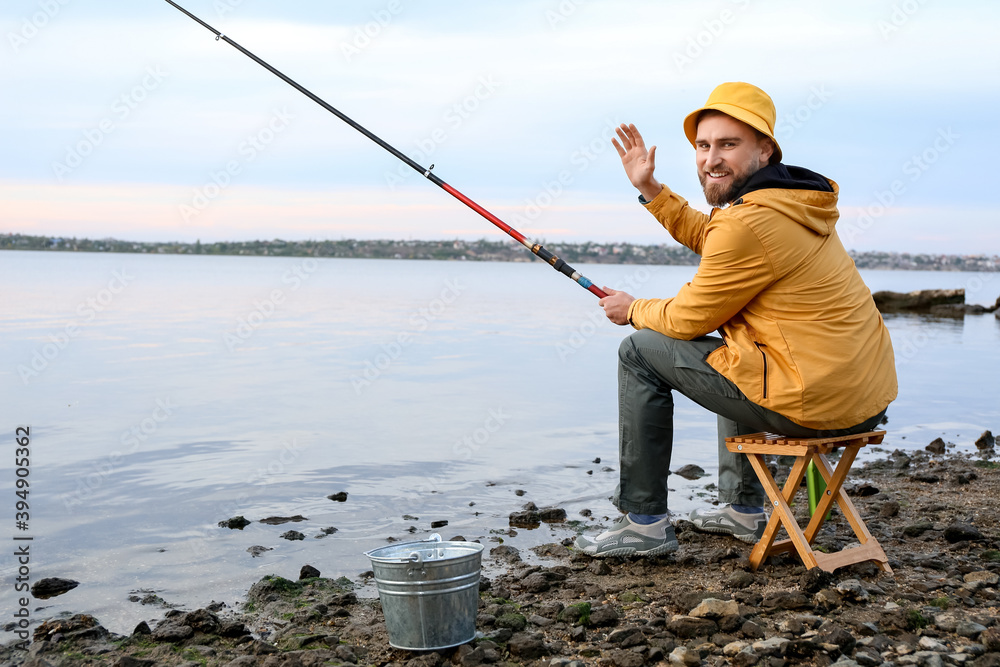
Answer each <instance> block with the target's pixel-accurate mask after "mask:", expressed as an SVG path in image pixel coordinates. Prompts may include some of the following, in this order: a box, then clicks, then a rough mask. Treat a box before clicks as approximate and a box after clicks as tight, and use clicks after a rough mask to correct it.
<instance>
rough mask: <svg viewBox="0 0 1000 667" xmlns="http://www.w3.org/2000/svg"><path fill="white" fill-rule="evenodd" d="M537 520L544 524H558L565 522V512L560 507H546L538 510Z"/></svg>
mask: <svg viewBox="0 0 1000 667" xmlns="http://www.w3.org/2000/svg"><path fill="white" fill-rule="evenodd" d="M538 518H540V519H541V520H542V521H544V522H546V523H558V522H560V521H565V520H566V510H564V509H562V508H561V507H546V508H545V509H543V510H539V512H538Z"/></svg>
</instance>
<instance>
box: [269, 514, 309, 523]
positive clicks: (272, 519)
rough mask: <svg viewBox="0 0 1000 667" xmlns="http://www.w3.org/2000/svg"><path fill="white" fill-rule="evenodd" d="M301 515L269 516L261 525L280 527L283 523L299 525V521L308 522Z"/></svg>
mask: <svg viewBox="0 0 1000 667" xmlns="http://www.w3.org/2000/svg"><path fill="white" fill-rule="evenodd" d="M308 520H309V519H307V518H305V517H304V516H302V515H301V514H296V515H295V516H269V517H267V518H266V519H261V520H260V522H261V523H266V524H267V525H269V526H280V525H281V524H283V523H298V522H299V521H308Z"/></svg>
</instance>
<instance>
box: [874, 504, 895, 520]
mask: <svg viewBox="0 0 1000 667" xmlns="http://www.w3.org/2000/svg"><path fill="white" fill-rule="evenodd" d="M898 514H899V503H898V502H896V501H895V500H887V501H885V502H884V503H882V506H881V507H879V510H878V515H879V516H880V517H882V518H883V519H891V518H892V517H894V516H897V515H898Z"/></svg>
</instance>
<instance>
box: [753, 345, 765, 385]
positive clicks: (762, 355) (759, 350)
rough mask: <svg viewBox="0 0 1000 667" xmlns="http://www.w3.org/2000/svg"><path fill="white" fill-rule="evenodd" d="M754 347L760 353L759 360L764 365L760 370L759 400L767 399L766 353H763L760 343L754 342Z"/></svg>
mask: <svg viewBox="0 0 1000 667" xmlns="http://www.w3.org/2000/svg"><path fill="white" fill-rule="evenodd" d="M754 345H755V346H756V347H757V351H758V352H760V358H761V361H762V362H763V364H764V367H763V370H762V373H761V374H762V376H763V377H762V378H761V382H760V386H761V391H760V393H761V398H767V353H766V352H764V348H763V347H761V344H760V343H756V342H755V343H754Z"/></svg>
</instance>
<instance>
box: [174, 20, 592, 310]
mask: <svg viewBox="0 0 1000 667" xmlns="http://www.w3.org/2000/svg"><path fill="white" fill-rule="evenodd" d="M166 1H167V2H168V3H169V4H171V5H173V6H174V7H176V8H177V9H179V10H180V11H182V12H183V13H185V14H187V15H188V16H189V17H191V18H192V19H194V20H195V21H197V22H198V23H200V24H201V25H203V26H205V27H206V28H208V30H210V31H211V32H212V33H213V34H214V35H215V41H219V40H222V41H224V42H226V43H227V44H229V45H230V46H232V47H233V48H235V49H236V50H237V51H239V52H240V53H242V54H243V55H245V56H246V57H248V58H250V59H251V60H253V61H254V62H256V63H257V64H258V65H260V66H261V67H263V68H264V69H266V70H268V71H269V72H271V73H272V74H274V75H275V76H277V77H278V78H279V79H281V80H282V81H284V82H285V83H287V84H289V85H290V86H292V87H293V88H295V89H296V90H298V91H299V92H300V93H302V94H303V95H305V96H306V97H308V98H309V99H311V100H312V101H313V102H315V103H316V104H318V105H320V106H321V107H323V108H324V109H326V110H327V111H329V112H330V113H332V114H333V115H334V116H336V117H337V118H339V119H340V120H342V121H344V122H345V123H347V124H348V125H350V126H351V127H353V128H354V129H355V130H357V131H358V132H360V133H361V134H363V135H365V136H366V137H368V138H369V139H371V140H372V141H374V142H375V143H376V144H378V145H379V146H381V147H382V148H384V149H385V150H387V151H389V152H390V153H392V155H393V156H395V157H396V158H398V159H400V160H402V161H403V162H404V163H406V164H407V165H408V166H409V167H411V168H412V169H413V170H414V171H416V172H417V173H418V174H420V175H421V176H423V177H424V178H426V179H427V180H428V181H430V182H431V183H433V184H434V185H437V186H438V187H440V188H441V189H442V190H444V191H445V192H447V193H448V194H450V195H451V196H452V197H454V198H455V199H457V200H458V201H460V202H462V203H463V204H465V205H466V206H468V207H469V208H471V209H472V210H473V211H475V212H476V213H478V214H479V215H481V216H483V217H484V218H486V219H487V220H489V221H490V222H492V223H493V224H494V225H496V226H497V227H499V228H500V229H502V230H503V231H505V232H506V233H507V234H508V235H510V236H511V237H512V238H513V239H514V240H515V241H517V242H518V243H520V244H521V245H523V246H524V247H525V248H527V249H528V250H530V251H531V252H532V253H533V254H534V255H537V256H538V257H539V258H541V259H542V260H544V261H545V262H547V263H548V264H550V265H551V266H552V268H554V269H555V270H556V271H558V272H560V273H562V274H563V275H565V276H567V277H568V278H570V279H571V280H573V281H575V282H577V283H579V285H580V286H581V287H583V288H584V289H586V290H588V291H590V292H592V293H593V294H595V295H597V296H598V297H601V298H603V297H606V296H607V294H606V293H605V292H604V290H602V289H601V288H599V287H598V286H597V285H595V284H594V283H592V282H590V281H589V280H587V278H585V277H584V276H583V275H582V274H581V273H580V272H579V271H577V270H576V269H574V268H573V267H572V266H570V265H569V264H567V263H566V262H564V261H563V260H561V259H559V258H558V257H556V256H555V255H553V254H552V253H551V252H549V251H548V250H546V249H545V248H544V247H543V246H542V245H541V244H539V243H532V242H531V241H530V240H529V239H527V238H526V237H525V236H524V235H523V234H521V232H519V231H517V230H516V229H514V228H513V227H511V226H510V225H508V224H507V223H506V222H504V221H503V220H501V219H500V218H498V217H497V216H495V215H493V214H492V213H490V212H489V211H487V210H486V209H485V208H483V207H482V206H480V205H479V204H477V203H476V202H474V201H472V200H471V199H469V198H468V197H466V196H465V195H464V194H462V193H461V192H459V191H458V190H456V189H455V188H453V187H452V186H450V185H448V184H447V183H445V182H444V181H443V180H441V179H440V178H438V176H437V175H436V174H434V173H432V172H431V169H433V168H434V165H431V166H430V167H428V168H426V169H425V168H424V167H422V166H420V165H419V164H417V163H416V162H414V161H413V160H411V159H410V158H409V157H407V156H406V155H404V154H403V153H401V152H399V151H398V150H396V149H395V148H394V147H393V146H391V145H390V144H388V143H386V142H385V141H383V140H382V139H381V138H379V137H378V136H377V135H375V134H374V133H372V132H370V131H369V130H368V129H366V128H365V127H363V126H362V125H360V124H358V123H357V122H355V121H354V120H353V119H351V118H350V117H348V116H347V115H346V114H344V113H343V112H341V111H340V110H338V109H336V108H335V107H333V106H331V105H330V104H329V103H327V102H326V101H325V100H323V99H322V98H320V97H319V96H318V95H316V94H314V93H312V92H310V91H309V90H307V89H306V88H304V87H302V86H301V85H299V84H298V83H297V82H295V81H294V80H292V79H291V78H289V77H288V76H286V75H285V74H283V73H282V72H280V71H278V70H277V69H275V68H274V67H272V66H271V65H269V64H268V63H266V62H264V61H263V60H261V59H260V58H258V57H257V56H255V55H254V54H253V53H251V52H250V51H248V50H246V49H245V48H243V47H242V46H240V45H239V44H237V43H236V42H234V41H233V40H231V39H230V38H229V37H227V36H226V35H224V34H223V33H221V32H219V31H218V30H216V29H215V28H213V27H212V26H210V25H208V24H207V23H205V22H204V21H202V20H201V19H200V18H198V17H197V16H195V15H194V14H192V13H191V12H189V11H188V10H186V9H184V8H183V7H181V6H180V5H178V4H177V3H176V2H174V1H173V0H166Z"/></svg>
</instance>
